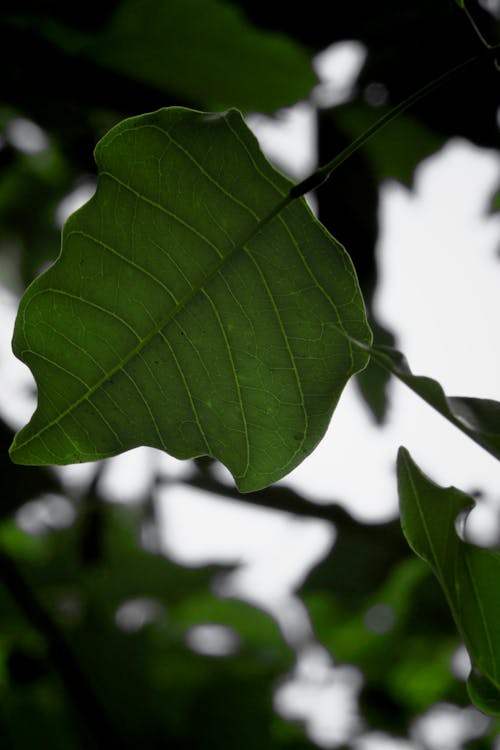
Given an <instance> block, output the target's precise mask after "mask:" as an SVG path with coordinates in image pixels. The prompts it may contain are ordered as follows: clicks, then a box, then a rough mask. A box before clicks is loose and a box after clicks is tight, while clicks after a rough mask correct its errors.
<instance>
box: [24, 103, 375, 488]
mask: <svg viewBox="0 0 500 750" xmlns="http://www.w3.org/2000/svg"><path fill="white" fill-rule="evenodd" d="M96 161H97V165H98V168H99V173H100V175H99V184H98V189H97V192H96V195H95V196H94V198H93V199H92V200H91V201H89V203H87V204H86V205H85V206H84V207H83V208H82V209H80V211H78V212H77V213H75V214H74V215H73V216H72V217H71V218H70V219H69V220H68V222H67V224H66V226H65V228H64V231H63V244H62V251H61V255H60V257H59V259H58V260H57V261H56V263H55V264H54V265H53V266H52V267H51V268H50V269H49V270H48V271H47V272H46V273H45V274H43V275H42V276H40V277H39V278H38V279H37V280H36V281H35V282H34V283H33V284H32V285H31V287H30V288H29V289H28V291H27V292H26V294H25V296H24V298H23V300H22V302H21V305H20V308H19V313H18V318H17V323H16V328H15V334H14V343H13V346H14V351H15V353H16V355H17V356H18V357H19V358H20V359H22V360H23V361H24V362H26V364H28V366H29V367H30V368H31V369H32V371H33V373H34V375H35V378H36V380H37V384H38V391H39V395H38V408H37V410H36V412H35V414H34V416H33V417H32V419H31V422H30V423H29V424H28V425H27V426H26V427H25V428H24V429H23V430H21V432H20V433H19V434H18V435H17V436H16V439H15V440H14V443H13V445H12V448H11V456H12V459H13V460H14V461H15V462H17V463H26V464H54V463H57V464H64V463H72V462H76V461H91V460H96V459H100V458H104V457H106V456H112V455H115V454H117V453H119V452H121V451H124V450H126V449H128V448H132V447H134V446H137V445H140V444H145V445H150V446H154V447H158V448H162V449H164V450H166V451H168V452H169V453H171V454H173V455H174V456H177V457H178V458H188V457H193V456H199V455H210V456H214V457H215V458H218V459H219V460H220V461H222V462H223V463H224V464H225V465H226V466H227V467H228V468H229V469H230V471H231V472H232V474H233V475H234V477H235V480H236V482H237V485H238V487H239V489H240V490H242V491H249V490H254V489H259V488H261V487H263V486H265V485H268V484H270V483H271V482H273V481H276V480H277V479H279V478H280V477H282V476H283V475H284V474H286V473H287V472H288V471H290V470H291V469H292V468H293V467H294V466H296V465H297V464H298V463H300V461H301V460H302V459H303V458H304V457H305V456H306V455H307V454H308V453H309V452H310V451H311V450H312V449H313V448H314V447H315V446H316V444H317V443H318V441H319V440H320V439H321V437H322V436H323V434H324V432H325V430H326V427H327V425H328V422H329V420H330V417H331V414H332V411H333V409H334V407H335V404H336V402H337V400H338V398H339V396H340V393H341V391H342V388H343V387H344V385H345V382H346V381H347V379H348V378H349V377H350V376H351V375H352V374H353V373H354V372H356V371H357V370H359V369H361V368H362V367H363V366H364V365H365V364H366V361H367V357H368V354H367V352H365V351H364V350H363V349H361V348H360V346H359V344H358V345H355V344H354V343H353V341H361V342H365V345H366V344H367V343H368V342H369V341H370V336H371V334H370V330H369V327H368V325H367V322H366V318H365V311H364V306H363V301H362V298H361V294H360V291H359V288H358V284H357V280H356V276H355V273H354V269H353V267H352V264H351V262H350V259H349V257H348V255H347V254H346V252H345V250H344V249H343V248H342V246H341V245H340V244H339V243H338V242H337V241H336V240H335V239H334V238H333V237H331V236H330V235H329V234H328V233H327V232H326V230H325V229H324V227H322V225H321V224H320V223H319V222H318V221H316V219H314V217H313V216H312V214H311V213H310V211H309V209H308V208H307V205H306V204H305V202H304V201H303V200H302V199H301V200H295V201H293V202H291V203H289V204H288V205H287V206H286V207H285V208H284V209H283V210H281V211H280V212H279V213H278V214H277V215H274V214H273V212H274V211H275V209H276V207H277V206H278V205H281V204H282V202H283V201H284V197H285V196H286V195H287V194H288V191H289V190H290V183H289V182H288V181H287V180H286V179H285V178H284V177H283V176H282V175H281V174H280V173H278V172H277V171H276V170H274V169H273V168H272V167H271V166H270V164H269V163H268V162H267V161H266V160H265V159H264V157H263V155H262V153H261V152H260V150H259V148H258V145H257V142H256V140H255V138H254V137H253V136H252V134H251V133H250V131H249V130H248V128H247V127H246V126H245V124H244V122H243V120H242V118H241V116H240V114H239V113H238V112H236V111H234V110H233V111H229V112H228V113H226V114H222V115H214V114H206V113H201V112H194V111H192V110H188V109H184V108H179V107H174V108H168V109H163V110H159V111H158V112H155V113H152V114H148V115H143V116H140V117H136V118H132V119H130V120H126V121H124V122H122V123H121V124H119V125H118V126H116V127H115V128H113V129H112V130H111V131H110V132H109V133H108V134H107V135H106V136H105V137H104V138H103V139H102V141H100V143H99V144H98V146H97V148H96ZM285 203H286V200H285ZM273 215H274V218H270V217H272V216H273Z"/></svg>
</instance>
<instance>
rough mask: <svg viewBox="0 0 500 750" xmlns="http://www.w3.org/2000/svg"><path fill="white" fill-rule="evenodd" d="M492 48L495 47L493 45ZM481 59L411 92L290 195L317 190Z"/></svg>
mask: <svg viewBox="0 0 500 750" xmlns="http://www.w3.org/2000/svg"><path fill="white" fill-rule="evenodd" d="M491 49H495V48H493V47H492V48H491ZM480 59H481V58H480V57H479V56H477V55H476V56H474V57H469V58H468V59H467V60H465V61H464V62H461V63H459V65H456V66H455V67H454V68H451V69H450V70H447V71H446V73H443V74H442V75H440V76H438V78H435V79H434V80H432V81H430V82H429V83H427V84H426V85H425V86H422V88H420V89H418V91H415V93H413V94H411V96H409V97H408V98H407V99H405V100H404V101H402V102H400V103H399V104H397V105H396V106H395V107H393V108H392V109H391V110H390V111H389V112H386V114H385V115H382V117H381V118H380V119H379V120H377V121H376V122H374V123H373V125H370V127H369V128H368V129H367V130H365V132H364V133H361V135H359V136H358V137H357V138H355V139H354V141H352V143H350V144H349V146H347V147H346V148H345V149H343V151H341V152H340V153H339V154H337V156H334V157H333V159H332V160H331V161H329V162H328V163H327V164H325V165H323V166H322V167H320V168H319V169H317V170H316V171H315V172H314V173H313V174H312V175H309V177H306V179H305V180H302V182H299V183H297V185H294V187H293V188H292V189H291V190H290V193H289V195H290V197H291V198H292V199H293V198H299V197H300V196H302V195H305V194H306V193H308V192H309V191H310V190H316V189H317V188H318V187H320V185H322V184H323V183H324V182H326V181H327V180H328V179H329V178H330V177H331V175H332V174H333V172H334V171H335V170H336V169H337V167H339V166H340V165H341V164H342V162H344V161H345V160H346V159H348V158H349V157H350V156H352V154H354V153H355V152H356V151H358V149H360V148H361V147H362V146H364V144H365V143H366V142H367V141H368V140H370V138H372V137H373V136H374V135H375V134H376V133H378V132H379V130H382V128H383V127H385V126H386V125H388V124H389V123H390V122H392V120H395V119H396V117H398V116H399V115H400V114H402V113H403V112H405V111H406V110H407V109H409V108H410V107H412V106H413V105H414V104H416V102H418V101H419V100H420V99H423V98H424V97H426V96H428V95H429V94H430V93H431V92H432V91H435V90H436V89H438V88H439V87H440V86H443V85H444V84H445V83H448V81H451V79H452V78H455V76H457V75H458V74H459V73H461V72H462V71H463V70H465V68H467V67H468V66H469V65H472V64H474V63H477V62H479V60H480Z"/></svg>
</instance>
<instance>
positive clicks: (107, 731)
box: [0, 550, 127, 750]
mask: <svg viewBox="0 0 500 750" xmlns="http://www.w3.org/2000/svg"><path fill="white" fill-rule="evenodd" d="M0 578H1V580H2V582H3V584H4V585H5V588H6V589H7V591H8V592H9V593H10V595H11V596H12V598H13V599H14V601H15V602H16V604H17V605H18V607H19V609H20V610H21V611H22V612H23V614H24V615H25V616H26V618H27V619H28V620H29V621H30V623H31V624H32V625H33V627H34V628H35V629H36V630H38V631H39V632H40V633H41V634H42V635H43V636H44V638H45V640H46V642H47V644H48V647H49V652H50V655H51V658H52V663H53V665H54V667H55V669H56V670H57V672H58V673H59V676H60V678H61V680H62V682H63V684H64V687H65V689H66V691H67V693H68V695H69V696H70V698H71V699H72V701H73V703H74V705H75V707H76V709H77V711H78V712H79V714H80V717H81V719H82V721H83V724H84V726H86V727H88V728H89V729H90V730H91V732H92V733H93V734H94V736H95V747H96V748H102V749H103V750H104V748H106V750H119V749H120V750H123V748H126V747H127V745H126V744H125V743H124V741H123V739H122V738H121V737H119V736H118V734H117V732H116V730H115V727H114V726H113V725H112V723H111V721H110V719H109V718H108V716H107V714H106V713H105V711H104V709H103V707H102V706H101V704H100V702H99V700H98V698H97V697H96V695H95V694H94V691H93V689H92V687H91V685H90V683H89V682H88V680H87V677H86V676H85V674H84V673H83V671H82V669H81V667H80V665H79V663H78V662H77V661H76V659H75V657H74V656H73V653H72V651H71V649H70V648H69V646H68V644H67V642H66V640H65V638H64V637H63V635H62V633H61V632H60V631H59V629H58V628H57V626H56V625H55V623H54V622H53V620H52V619H51V618H50V617H49V615H48V614H47V612H46V611H45V609H44V608H43V607H42V606H41V604H40V603H39V602H38V600H37V599H36V597H35V595H34V594H33V592H32V591H31V589H30V587H29V586H28V584H27V582H26V581H25V580H24V578H23V576H22V575H21V573H20V571H19V569H18V567H17V565H16V563H15V562H14V560H13V559H12V558H11V557H10V556H9V555H8V554H7V553H6V552H5V551H3V550H0Z"/></svg>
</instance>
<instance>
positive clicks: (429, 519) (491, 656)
mask: <svg viewBox="0 0 500 750" xmlns="http://www.w3.org/2000/svg"><path fill="white" fill-rule="evenodd" d="M398 483H399V497H400V505H401V523H402V527H403V532H404V534H405V536H406V539H407V541H408V543H409V545H410V546H411V547H412V549H413V550H414V552H415V553H416V554H417V555H419V556H420V557H422V558H423V559H424V560H425V561H426V562H427V563H428V564H429V565H430V567H431V568H432V570H433V571H434V573H435V575H436V576H437V578H438V580H439V583H440V584H441V587H442V589H443V591H444V594H445V596H446V599H447V601H448V605H449V607H450V610H451V613H452V615H453V618H454V620H455V624H456V625H457V628H458V630H459V632H460V634H461V636H462V638H463V640H464V642H465V645H466V646H467V650H468V652H469V654H470V657H471V661H472V665H473V669H472V671H471V675H470V677H469V681H468V688H469V694H470V696H471V698H472V700H473V701H474V703H475V704H476V705H477V706H478V708H480V709H481V710H482V711H484V712H485V713H489V714H493V715H499V716H500V595H499V590H500V586H499V583H500V552H497V551H493V550H489V549H482V548H480V547H476V546H475V545H472V544H468V543H466V542H463V541H462V540H461V539H460V538H459V536H458V535H457V533H456V526H455V524H456V521H457V518H458V517H459V516H460V514H463V513H467V512H469V511H470V510H471V508H472V507H473V506H474V504H475V503H474V500H473V499H472V498H471V497H470V496H469V495H466V494H465V493H463V492H461V491H460V490H457V489H455V488H454V487H448V488H443V487H439V486H438V485H437V484H435V483H434V482H432V481H431V480H430V479H429V478H428V477H426V476H425V474H423V473H422V472H421V471H420V469H419V468H418V467H417V465H416V464H415V463H414V462H413V460H412V459H411V457H410V455H409V453H408V451H406V450H405V449H404V448H401V449H400V451H399V456H398Z"/></svg>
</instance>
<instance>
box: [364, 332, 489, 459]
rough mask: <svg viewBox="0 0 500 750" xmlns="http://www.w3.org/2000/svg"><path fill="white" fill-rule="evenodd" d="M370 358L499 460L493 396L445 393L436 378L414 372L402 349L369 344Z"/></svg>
mask: <svg viewBox="0 0 500 750" xmlns="http://www.w3.org/2000/svg"><path fill="white" fill-rule="evenodd" d="M369 351H370V354H371V356H372V359H373V360H374V361H375V362H377V363H378V364H379V365H380V366H381V367H384V368H385V369H386V370H389V371H390V372H392V373H393V374H394V375H396V377H397V378H399V380H401V381H402V382H403V383H405V384H406V385H407V386H408V387H409V388H411V390H412V391H414V392H415V393H417V394H418V395H419V396H420V397H421V398H423V399H424V401H426V402H427V403H428V404H429V405H430V406H432V407H433V408H434V409H436V411H438V412H439V413H440V414H442V415H443V417H445V419H447V420H448V421H449V422H451V423H452V424H454V425H455V427H458V429H459V430H461V431H462V432H464V433H465V434H466V435H468V436H469V437H470V438H471V439H472V440H474V442H476V443H478V444H479V445H480V446H481V447H482V448H484V449H485V450H487V451H488V453H491V455H492V456H495V458H498V459H499V460H500V403H499V402H498V401H493V400H492V399H485V398H469V397H464V396H446V394H445V392H444V391H443V389H442V387H441V385H440V384H439V383H438V382H437V380H433V379H432V378H428V377H425V376H423V375H414V374H413V373H412V371H411V370H410V368H409V366H408V363H407V361H406V358H405V357H404V355H403V354H401V352H398V351H396V349H392V348H390V347H385V346H374V347H370V348H369Z"/></svg>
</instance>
